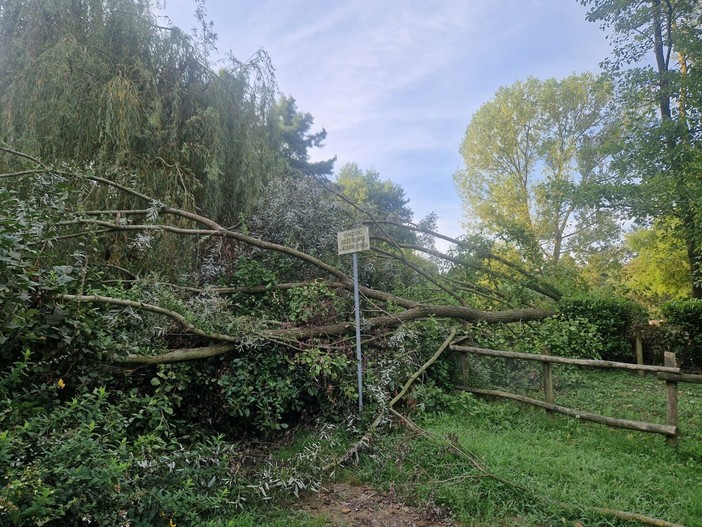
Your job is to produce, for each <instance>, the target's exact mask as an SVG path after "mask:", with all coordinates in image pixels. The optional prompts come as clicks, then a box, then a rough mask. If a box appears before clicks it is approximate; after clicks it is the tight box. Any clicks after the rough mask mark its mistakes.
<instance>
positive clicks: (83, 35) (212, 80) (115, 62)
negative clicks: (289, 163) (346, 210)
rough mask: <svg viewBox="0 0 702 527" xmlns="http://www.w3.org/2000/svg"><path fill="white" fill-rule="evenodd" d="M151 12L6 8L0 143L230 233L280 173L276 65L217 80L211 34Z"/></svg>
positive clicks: (236, 65)
mask: <svg viewBox="0 0 702 527" xmlns="http://www.w3.org/2000/svg"><path fill="white" fill-rule="evenodd" d="M153 8H154V3H153V2H152V0H111V1H104V0H95V1H86V2H73V1H70V0H58V1H33V0H32V1H25V0H5V1H3V2H2V4H1V8H0V103H1V105H2V123H3V126H2V127H1V128H0V130H1V131H0V140H2V141H5V142H6V143H11V144H12V145H13V146H14V147H16V148H18V149H20V150H23V151H25V152H27V153H30V154H34V155H38V156H40V157H41V158H42V159H43V160H44V161H45V162H47V163H53V162H71V163H74V164H78V165H85V166H87V165H91V166H95V167H96V168H98V169H100V170H104V171H115V170H118V169H119V170H121V171H122V173H123V174H124V175H123V176H122V177H123V178H124V179H123V180H124V181H125V182H129V181H131V182H133V181H134V180H138V181H139V186H140V187H141V188H142V189H143V190H145V191H146V192H148V193H149V194H150V195H152V196H154V197H155V198H156V199H159V200H162V201H170V202H172V203H174V204H179V205H180V206H182V207H185V208H192V207H194V206H195V205H197V206H198V207H200V209H201V210H204V211H206V212H207V214H209V215H210V216H212V217H215V218H217V219H219V220H221V221H224V222H226V223H231V222H233V221H235V220H236V219H237V218H238V215H239V213H240V212H241V211H244V210H246V209H247V208H248V207H249V206H250V204H251V203H252V201H253V200H254V199H255V198H256V197H258V195H259V193H260V190H261V187H262V185H263V183H264V182H265V180H266V178H267V176H268V175H269V174H271V173H275V172H276V170H278V168H276V167H280V166H282V165H281V163H280V156H279V154H278V152H277V151H276V149H275V144H276V143H275V141H274V138H275V134H276V133H277V130H276V123H275V120H274V119H273V116H274V115H275V112H274V102H275V101H274V96H275V90H276V87H275V82H274V79H273V75H272V67H271V65H270V62H269V60H268V57H267V56H266V55H265V53H262V52H260V53H258V54H256V55H255V56H254V57H253V58H252V59H250V60H249V61H248V62H246V63H242V62H240V61H238V60H237V59H235V58H234V57H233V56H230V58H229V61H228V64H227V66H226V67H225V68H223V69H221V70H220V71H219V72H215V71H213V70H212V68H211V67H210V65H209V64H208V62H207V56H208V53H209V51H210V49H211V47H212V46H213V45H214V38H215V36H214V35H213V34H211V33H206V32H204V33H203V34H202V35H199V38H198V39H197V40H195V39H194V38H192V37H189V36H187V35H186V34H184V33H183V32H182V31H181V30H180V29H178V28H175V27H162V26H159V25H158V23H157V20H156V17H155V16H154V14H153ZM199 13H200V16H201V17H204V12H203V11H199ZM202 21H203V22H204V18H203V19H202ZM203 27H204V28H205V30H206V28H207V24H204V26H203ZM92 198H93V202H94V203H101V204H103V205H104V204H105V203H106V201H107V200H108V198H107V197H106V196H104V195H102V196H99V195H94V196H92ZM112 205H115V204H114V203H112Z"/></svg>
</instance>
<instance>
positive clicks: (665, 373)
mask: <svg viewBox="0 0 702 527" xmlns="http://www.w3.org/2000/svg"><path fill="white" fill-rule="evenodd" d="M449 349H451V350H452V351H456V352H459V353H461V355H462V356H463V358H464V359H465V357H466V355H467V354H468V353H470V354H475V355H486V356H489V357H501V358H506V359H517V360H527V361H538V362H541V363H542V364H543V378H542V381H543V391H544V400H543V401H541V400H538V399H533V398H531V397H525V396H523V395H517V394H514V393H509V392H503V391H498V390H485V389H482V388H473V387H470V386H458V387H457V388H458V389H459V390H463V391H467V392H471V393H475V394H480V395H489V396H494V397H503V398H506V399H511V400H514V401H520V402H523V403H527V404H531V405H534V406H539V407H541V408H544V409H545V410H546V412H547V414H548V415H553V413H554V412H555V413H559V414H563V415H568V416H571V417H575V418H577V419H582V420H585V421H592V422H595V423H600V424H604V425H607V426H613V427H617V428H626V429H629V430H638V431H640V432H652V433H655V434H662V435H664V436H666V441H667V442H668V444H674V443H675V442H676V441H677V438H678V437H679V435H680V429H679V428H678V383H679V382H693V383H701V384H702V375H689V374H684V373H681V372H680V368H678V366H677V363H676V359H675V354H674V353H670V352H666V353H665V363H664V365H663V366H651V365H644V364H628V363H625V362H613V361H603V360H590V359H571V358H568V357H555V356H552V355H550V354H549V353H548V350H544V353H542V354H533V353H519V352H515V351H499V350H491V349H486V348H476V347H473V346H460V345H452V346H450V348H449ZM553 364H570V365H574V366H583V367H588V368H606V369H618V370H634V371H639V372H640V373H645V372H651V373H655V374H656V376H657V378H658V379H660V380H663V381H665V383H666V399H667V404H666V423H665V424H658V423H647V422H644V421H631V420H629V419H617V418H614V417H607V416H603V415H598V414H593V413H590V412H583V411H580V410H574V409H572V408H567V407H565V406H560V405H557V404H556V403H555V396H554V391H553V379H552V375H553V372H552V365H553ZM462 368H463V379H464V383H465V382H466V379H467V373H468V372H467V368H466V363H465V360H463V361H462Z"/></svg>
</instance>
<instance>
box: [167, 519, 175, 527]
mask: <svg viewBox="0 0 702 527" xmlns="http://www.w3.org/2000/svg"><path fill="white" fill-rule="evenodd" d="M168 527H176V524H175V522H174V521H173V518H171V519H170V520H169V521H168Z"/></svg>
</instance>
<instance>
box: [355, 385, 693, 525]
mask: <svg viewBox="0 0 702 527" xmlns="http://www.w3.org/2000/svg"><path fill="white" fill-rule="evenodd" d="M564 377H565V380H564V381H562V382H561V383H560V384H559V385H557V391H556V400H557V402H558V403H559V404H563V405H567V406H571V407H574V408H577V409H582V410H589V411H592V412H596V413H602V414H605V415H613V416H617V417H623V418H629V419H637V420H650V421H652V422H664V420H665V394H664V391H663V389H664V388H663V386H664V385H663V383H661V382H659V381H657V380H656V379H655V378H653V377H650V376H648V377H645V378H642V377H639V376H637V375H632V374H629V373H627V372H621V373H620V372H602V371H599V372H587V373H581V372H578V373H573V372H566V375H565V376H564ZM680 386H681V390H680V424H681V428H682V430H683V436H682V438H681V439H680V442H679V444H678V445H677V446H676V447H669V446H667V445H666V444H665V440H664V439H663V438H662V437H661V436H657V435H653V434H645V433H640V432H632V431H627V430H620V429H613V428H609V427H605V426H602V425H597V424H594V423H586V422H580V421H578V420H575V419H572V418H568V417H563V416H556V417H555V418H553V419H550V418H548V417H547V416H546V415H545V413H544V411H543V410H540V409H535V408H532V407H528V406H525V405H520V404H518V403H514V402H509V401H508V402H503V401H490V402H486V401H483V400H478V399H476V398H474V397H472V396H470V395H468V394H460V395H457V396H455V397H453V398H452V400H451V401H449V404H448V407H449V409H448V410H445V411H443V412H441V413H438V414H432V415H425V416H423V417H422V418H421V425H422V426H423V427H424V428H425V429H426V430H428V431H429V432H431V433H433V434H436V435H437V436H440V437H443V438H448V439H449V441H452V442H453V443H454V444H455V445H460V446H461V447H462V448H465V449H469V450H470V451H471V452H472V453H473V454H474V455H475V456H476V457H477V458H478V459H480V460H481V461H482V462H483V463H484V464H485V465H486V467H487V468H488V470H489V472H490V473H492V474H494V475H495V476H497V477H498V478H501V479H502V480H505V481H509V482H511V483H512V484H508V483H505V481H499V480H497V479H494V478H491V477H485V476H484V475H482V474H481V473H480V472H479V471H478V470H476V469H475V468H474V467H473V466H472V465H471V464H470V462H469V461H468V460H467V459H465V458H462V457H460V456H457V455H455V454H453V453H452V452H451V451H450V450H449V449H447V447H446V444H445V442H442V441H440V440H437V439H426V438H423V437H418V436H412V437H411V438H408V434H409V432H403V433H400V434H398V435H395V436H391V437H388V438H385V439H384V440H383V442H382V443H381V444H380V445H379V446H378V448H377V450H376V451H375V452H374V454H373V456H371V457H368V456H367V457H365V458H364V462H363V463H362V464H361V466H360V467H359V468H358V470H357V471H356V474H355V477H360V478H361V479H362V480H365V481H367V482H369V483H372V482H378V481H382V483H381V484H380V486H381V487H385V488H390V487H394V488H396V489H399V490H401V491H403V492H405V493H406V495H407V496H408V497H409V498H411V499H414V500H415V501H416V502H418V503H421V502H433V503H435V504H437V505H439V506H444V507H447V508H449V509H450V510H452V511H453V513H454V515H455V518H456V519H457V520H458V521H460V522H461V523H462V524H463V525H470V526H487V525H513V526H527V525H574V524H575V523H574V522H576V521H579V522H580V523H582V524H583V525H622V526H623V525H637V524H636V523H627V522H626V521H622V520H619V519H613V518H612V517H609V516H607V515H603V514H599V513H596V512H593V511H592V510H591V508H592V507H601V508H611V509H618V510H622V511H629V512H634V513H639V514H644V515H648V516H653V517H656V518H660V519H664V520H667V521H670V522H676V523H681V524H684V525H687V526H689V527H694V526H702V415H701V414H702V412H700V409H702V404H700V403H701V402H702V386H700V385H688V384H681V385H680ZM563 504H567V506H564V505H563Z"/></svg>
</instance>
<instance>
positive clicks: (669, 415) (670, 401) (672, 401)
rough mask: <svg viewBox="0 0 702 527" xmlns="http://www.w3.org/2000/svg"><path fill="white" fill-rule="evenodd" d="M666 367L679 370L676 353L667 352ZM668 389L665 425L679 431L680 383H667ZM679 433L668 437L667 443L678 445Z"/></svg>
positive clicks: (665, 356) (665, 355) (666, 387)
mask: <svg viewBox="0 0 702 527" xmlns="http://www.w3.org/2000/svg"><path fill="white" fill-rule="evenodd" d="M663 364H664V366H669V367H671V368H677V366H678V365H677V361H676V359H675V353H673V352H671V351H666V352H665V354H664V363H663ZM665 389H666V398H667V404H666V420H665V423H666V424H667V425H670V426H674V427H676V429H677V426H678V383H677V382H676V381H665ZM679 433H680V432H679V431H678V433H677V434H676V435H674V436H668V437H666V439H665V442H666V443H667V444H668V445H670V446H673V445H676V444H677V442H678V435H679Z"/></svg>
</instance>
